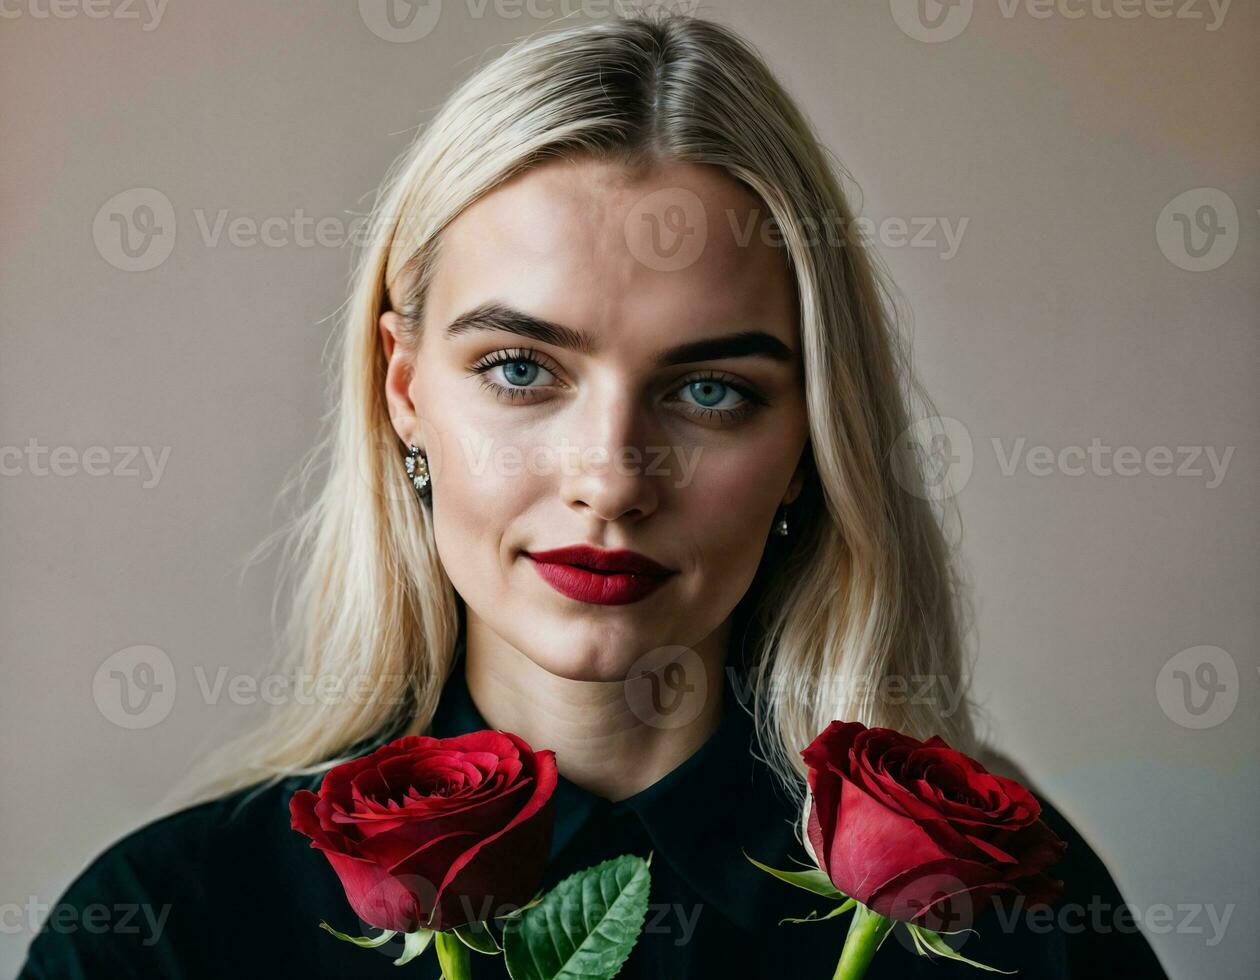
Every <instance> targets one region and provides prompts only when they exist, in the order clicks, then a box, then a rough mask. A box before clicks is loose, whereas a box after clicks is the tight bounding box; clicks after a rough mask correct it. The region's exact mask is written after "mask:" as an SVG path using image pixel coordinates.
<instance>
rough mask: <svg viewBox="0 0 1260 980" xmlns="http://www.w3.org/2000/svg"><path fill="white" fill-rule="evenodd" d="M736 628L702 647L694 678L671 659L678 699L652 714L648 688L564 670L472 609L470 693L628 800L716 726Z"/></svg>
mask: <svg viewBox="0 0 1260 980" xmlns="http://www.w3.org/2000/svg"><path fill="white" fill-rule="evenodd" d="M729 631H730V626H729V622H728V623H727V624H724V626H723V627H722V628H720V629H718V630H715V631H714V632H713V633H712V634H710V635H709V636H708V637H706V638H705V639H704V640H703V641H702V642H701V644H700V645H699V646H697V647H695V648H694V650H695V653H696V655H697V656H698V658H699V663H698V664H696V661H695V660H694V659H693V658H688V661H687V674H688V675H691V676H688V677H686V678H684V679H685V680H686V681H687V683H678V671H679V669H680V668H679V666H678V665H670V666H665V665H662V668H663V669H662V670H660V671H658V676H659V677H660V680H659V681H658V682H657V687H658V689H659V690H663V692H664V694H663V697H662V699H661V700H662V701H667V702H668V704H669V708H668V714H667V715H665V714H655V713H654V712H653V711H652V710H650V708H649V709H646V710H645V705H651V703H652V702H651V698H650V690H649V689H648V688H646V687H645V688H640V689H639V690H637V691H633V692H630V691H628V688H627V682H624V681H620V680H617V681H585V680H571V679H569V678H566V677H560V676H557V675H556V674H553V673H551V672H550V671H548V670H546V669H544V668H542V667H540V666H539V665H538V664H536V663H535V662H534V661H533V660H531V659H530V658H529V657H527V656H526V655H525V654H523V653H522V652H521V651H519V650H517V649H516V648H515V647H513V646H511V645H510V644H508V643H506V642H505V641H504V640H503V639H502V638H501V637H499V636H498V635H497V634H495V633H494V632H492V631H491V630H490V629H489V628H488V627H486V626H485V624H484V623H482V622H480V621H479V620H477V619H476V618H475V617H473V616H471V615H470V616H469V617H468V630H467V639H466V646H465V662H466V666H465V674H466V677H467V680H468V690H469V693H470V694H471V695H472V698H473V702H474V703H475V704H476V706H477V710H478V711H480V713H481V716H482V717H483V718H484V719H485V720H486V722H487V723H488V724H489V725H490V727H492V728H496V729H503V730H505V731H510V732H513V733H515V734H517V735H519V736H520V737H521V738H523V739H525V741H526V742H528V743H529V744H530V745H531V746H533V747H534V748H535V749H553V750H554V751H555V753H556V765H557V768H558V769H559V770H560V774H561V775H563V776H564V777H565V778H566V779H568V780H569V781H570V782H573V783H576V784H577V785H578V786H581V787H582V788H583V789H586V790H588V791H589V792H592V793H594V794H596V795H598V796H602V797H604V798H606V799H609V800H614V801H616V800H621V799H625V798H626V797H628V796H633V795H634V794H635V793H637V792H638V791H639V790H642V789H646V788H647V787H648V786H651V785H652V784H653V783H655V782H656V781H657V780H659V779H660V778H661V777H663V776H665V775H666V774H667V773H669V772H670V771H671V770H673V769H675V768H676V767H677V766H679V765H680V764H682V763H683V762H684V761H686V759H688V758H689V757H690V756H691V755H692V754H693V753H695V751H696V750H697V749H699V748H700V746H701V745H703V744H704V742H705V740H706V739H708V737H709V736H710V735H712V734H713V732H714V731H715V730H716V729H717V727H718V723H719V722H720V721H721V718H722V711H723V700H724V694H725V690H724V683H723V668H724V665H725V659H726V648H727V641H728V637H729ZM693 665H695V666H693ZM697 667H699V669H701V670H702V671H703V674H704V683H702V684H701V683H695V680H693V678H694V673H695V670H696V669H697ZM630 683H633V684H639V685H648V684H650V683H652V681H651V679H649V678H641V679H639V680H632V681H631V682H630ZM640 694H642V695H644V696H643V697H639V695H640ZM632 700H633V701H634V703H633V704H632V703H631V701H632ZM666 725H669V726H670V727H666Z"/></svg>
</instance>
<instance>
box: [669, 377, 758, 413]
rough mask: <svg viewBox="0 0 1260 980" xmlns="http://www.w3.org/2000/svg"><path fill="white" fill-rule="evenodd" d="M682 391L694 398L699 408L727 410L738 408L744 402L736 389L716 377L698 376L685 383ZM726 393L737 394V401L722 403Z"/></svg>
mask: <svg viewBox="0 0 1260 980" xmlns="http://www.w3.org/2000/svg"><path fill="white" fill-rule="evenodd" d="M683 391H685V392H687V393H688V394H689V395H691V397H692V398H694V399H695V400H696V405H697V406H698V407H700V408H706V409H712V410H716V411H728V410H731V409H735V408H738V407H739V406H740V405H742V404H743V402H744V397H743V395H741V394H740V393H739V392H738V391H736V389H734V388H733V387H731V386H730V385H728V384H726V383H725V382H723V381H718V380H717V379H716V378H699V379H697V380H696V381H692V382H690V383H689V384H687V385H686V386H685V387H684V388H683ZM727 395H738V396H739V399H740V400H739V401H737V402H735V403H734V404H731V405H723V404H722V401H723V399H724V398H725V397H726V396H727Z"/></svg>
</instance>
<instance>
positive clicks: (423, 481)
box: [403, 446, 433, 504]
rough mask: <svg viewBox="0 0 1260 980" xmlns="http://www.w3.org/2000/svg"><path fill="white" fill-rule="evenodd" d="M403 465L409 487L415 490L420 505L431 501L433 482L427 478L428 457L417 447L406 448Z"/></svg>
mask: <svg viewBox="0 0 1260 980" xmlns="http://www.w3.org/2000/svg"><path fill="white" fill-rule="evenodd" d="M403 465H404V466H405V467H407V477H408V478H409V479H410V480H411V485H412V486H413V487H415V488H416V496H417V497H419V498H420V503H422V504H427V503H429V502H430V501H431V500H432V499H433V481H432V480H431V479H430V478H429V460H428V457H426V456H425V455H424V453H422V452H421V451H420V447H419V446H408V447H407V455H406V456H405V457H404V458H403Z"/></svg>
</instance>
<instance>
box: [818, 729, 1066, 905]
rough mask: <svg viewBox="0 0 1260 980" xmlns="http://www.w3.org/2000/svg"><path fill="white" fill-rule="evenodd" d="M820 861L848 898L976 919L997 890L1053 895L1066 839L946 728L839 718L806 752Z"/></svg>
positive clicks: (1058, 888) (1030, 897) (1026, 796)
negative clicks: (947, 738)
mask: <svg viewBox="0 0 1260 980" xmlns="http://www.w3.org/2000/svg"><path fill="white" fill-rule="evenodd" d="M801 755H802V756H803V758H804V759H805V762H806V764H807V765H808V766H809V788H810V790H811V792H812V793H813V802H812V804H811V806H810V813H809V840H810V844H811V845H812V846H813V849H814V854H815V856H816V857H817V859H818V863H819V866H820V867H821V868H822V869H823V871H825V872H826V873H827V876H828V877H829V878H830V879H831V882H832V884H833V885H835V886H836V888H838V889H839V890H840V891H842V892H844V894H845V895H847V896H849V897H850V898H855V899H857V900H858V901H859V902H861V903H862V904H863V905H865V906H867V907H868V908H870V909H872V910H874V911H876V912H878V913H879V914H880V915H883V916H886V917H887V918H890V919H900V920H902V921H906V922H913V923H914V924H916V925H921V926H924V927H926V928H928V929H937V930H940V929H948V930H954V929H960V928H965V927H966V926H968V925H970V924H971V921H972V920H973V918H974V916H975V914H976V913H977V912H978V911H979V910H980V907H981V906H982V904H985V903H988V902H990V901H991V899H992V897H994V896H998V895H1005V896H1007V897H1014V896H1016V895H1020V894H1022V895H1024V896H1025V899H1026V901H1028V902H1029V903H1030V904H1031V903H1038V902H1045V903H1047V904H1048V903H1050V902H1053V901H1054V900H1055V899H1056V898H1058V896H1059V894H1060V893H1061V892H1062V889H1063V882H1061V881H1059V880H1057V879H1055V878H1051V877H1049V876H1048V875H1046V874H1044V873H1043V871H1044V869H1045V868H1046V867H1048V866H1049V865H1051V864H1053V863H1055V862H1056V861H1058V860H1059V859H1060V858H1062V856H1063V853H1064V851H1065V850H1066V849H1067V844H1066V843H1065V842H1064V841H1062V840H1060V839H1059V837H1057V836H1056V835H1055V833H1054V832H1053V831H1052V830H1050V828H1049V827H1047V826H1046V825H1045V823H1044V822H1042V820H1041V819H1040V815H1041V805H1040V804H1039V803H1038V802H1037V800H1036V799H1035V798H1034V797H1033V795H1032V794H1031V793H1030V792H1028V790H1026V789H1025V788H1024V787H1023V786H1021V785H1020V784H1019V783H1017V782H1015V781H1014V780H1011V779H1006V778H1004V777H1002V776H998V775H996V774H994V773H990V772H989V771H988V770H986V769H985V768H984V766H982V765H981V764H980V763H979V762H976V761H975V760H974V759H971V758H969V757H967V756H965V755H963V754H962V753H961V752H956V751H955V750H953V749H951V748H950V747H949V746H948V745H947V744H946V743H945V742H944V740H942V739H941V738H939V737H937V736H933V737H932V738H930V739H928V740H927V741H926V742H920V741H919V740H918V739H915V738H910V737H908V736H906V735H902V734H901V733H899V732H896V731H893V730H892V729H889V728H867V727H866V726H865V725H861V724H858V723H857V722H840V721H833V722H832V723H831V724H830V725H828V726H827V728H826V730H825V731H823V733H822V734H821V735H819V736H818V737H817V738H816V739H814V741H813V743H812V744H811V745H810V746H809V748H807V749H805V751H804V752H802V753H801Z"/></svg>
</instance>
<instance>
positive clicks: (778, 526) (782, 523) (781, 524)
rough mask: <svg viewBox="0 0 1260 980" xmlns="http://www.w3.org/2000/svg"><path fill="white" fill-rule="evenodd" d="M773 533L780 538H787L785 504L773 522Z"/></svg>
mask: <svg viewBox="0 0 1260 980" xmlns="http://www.w3.org/2000/svg"><path fill="white" fill-rule="evenodd" d="M774 533H775V534H777V535H779V536H780V537H787V534H788V522H787V505H786V504H785V505H784V506H782V507H780V508H779V513H778V517H777V519H776V520H775V522H774Z"/></svg>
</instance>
